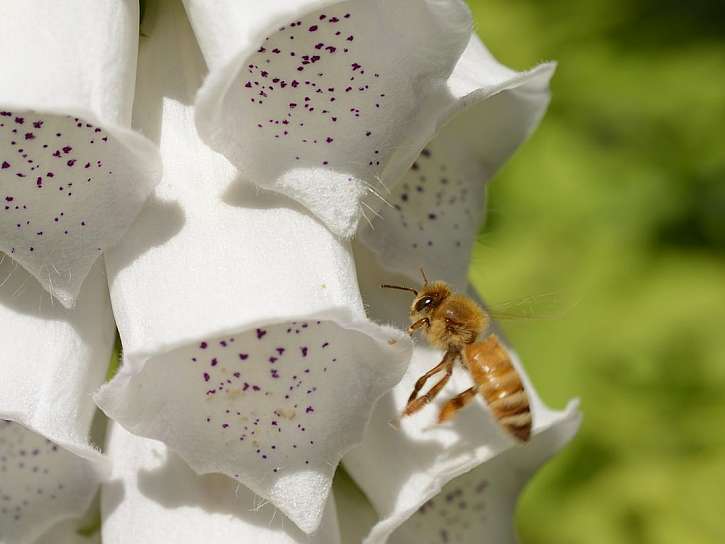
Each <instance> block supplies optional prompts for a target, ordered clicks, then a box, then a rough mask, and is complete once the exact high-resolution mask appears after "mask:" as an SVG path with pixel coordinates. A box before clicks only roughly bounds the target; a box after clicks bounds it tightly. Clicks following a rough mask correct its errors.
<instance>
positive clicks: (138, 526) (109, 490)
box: [102, 425, 340, 544]
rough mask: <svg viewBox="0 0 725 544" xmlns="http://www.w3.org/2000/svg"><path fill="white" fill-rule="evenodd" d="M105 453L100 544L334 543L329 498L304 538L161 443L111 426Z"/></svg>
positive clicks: (235, 486) (240, 489)
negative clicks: (107, 474)
mask: <svg viewBox="0 0 725 544" xmlns="http://www.w3.org/2000/svg"><path fill="white" fill-rule="evenodd" d="M108 451H109V455H110V456H111V457H112V458H113V460H114V475H113V478H112V479H111V480H110V481H109V482H108V483H107V484H105V485H104V487H103V500H102V511H103V542H104V543H105V544H127V543H129V542H133V544H159V543H161V542H173V543H174V544H198V543H199V542H204V543H206V544H227V543H231V542H240V543H247V542H249V543H252V542H263V543H265V544H308V543H310V542H314V543H316V544H339V543H340V537H339V531H338V527H337V516H336V513H335V503H334V500H331V501H330V502H329V503H328V506H327V508H326V509H325V513H324V514H323V518H322V522H321V524H320V527H319V529H318V530H317V531H316V532H315V533H314V534H312V535H307V534H305V533H303V532H302V531H300V530H299V529H298V528H297V527H296V526H295V525H294V524H293V523H291V522H290V521H289V520H288V519H286V518H285V516H284V515H283V514H281V513H280V512H278V511H276V509H275V508H274V507H273V506H272V505H271V504H268V503H266V504H265V503H264V502H262V500H261V499H260V498H259V497H256V496H254V494H253V493H251V492H250V491H249V490H248V489H247V488H245V487H244V486H243V485H240V484H239V483H237V482H235V481H234V480H232V479H230V478H227V477H226V476H223V475H221V474H208V475H205V476H199V475H197V474H196V473H194V471H192V470H191V469H190V468H189V466H188V465H187V464H186V463H184V461H183V460H182V459H181V458H180V457H179V456H177V455H175V454H174V453H173V452H171V451H169V449H168V448H167V447H166V446H165V445H164V444H163V443H161V442H158V441H156V440H150V439H148V438H141V437H139V436H135V435H132V434H130V433H128V432H127V431H126V430H125V429H123V428H121V427H120V426H119V425H113V427H112V429H111V431H110V436H109V441H108Z"/></svg>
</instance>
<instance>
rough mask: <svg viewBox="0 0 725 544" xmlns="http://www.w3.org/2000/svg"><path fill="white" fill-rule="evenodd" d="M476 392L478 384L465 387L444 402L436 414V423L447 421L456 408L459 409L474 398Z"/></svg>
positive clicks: (453, 414) (454, 413)
mask: <svg viewBox="0 0 725 544" xmlns="http://www.w3.org/2000/svg"><path fill="white" fill-rule="evenodd" d="M477 393H478V386H477V385H474V386H473V387H470V388H469V389H466V390H465V391H464V392H463V393H459V394H458V395H456V396H455V397H453V398H452V399H451V400H449V401H448V402H446V403H445V404H444V405H443V408H441V411H440V413H439V414H438V423H443V422H444V421H448V420H449V419H451V418H453V416H455V415H456V412H458V410H460V409H461V408H463V407H464V406H466V404H468V403H469V402H471V401H472V400H473V399H474V398H476V394H477Z"/></svg>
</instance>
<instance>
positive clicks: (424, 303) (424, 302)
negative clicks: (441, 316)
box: [415, 297, 433, 312]
mask: <svg viewBox="0 0 725 544" xmlns="http://www.w3.org/2000/svg"><path fill="white" fill-rule="evenodd" d="M431 304H433V297H423V298H422V299H420V300H419V301H418V302H417V303H416V305H415V310H416V311H418V312H420V311H421V310H425V309H426V308H427V307H428V306H430V305H431Z"/></svg>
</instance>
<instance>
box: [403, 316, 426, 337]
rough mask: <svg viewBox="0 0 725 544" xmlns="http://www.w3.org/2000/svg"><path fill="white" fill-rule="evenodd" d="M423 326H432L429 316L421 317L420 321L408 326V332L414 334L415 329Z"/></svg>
mask: <svg viewBox="0 0 725 544" xmlns="http://www.w3.org/2000/svg"><path fill="white" fill-rule="evenodd" d="M423 326H426V327H430V319H428V318H427V317H424V318H423V319H419V320H418V321H416V322H415V323H413V324H412V325H411V326H410V327H408V334H409V335H411V336H413V334H414V333H415V331H417V330H418V329H420V328H421V327H423Z"/></svg>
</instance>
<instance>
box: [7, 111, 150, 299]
mask: <svg viewBox="0 0 725 544" xmlns="http://www.w3.org/2000/svg"><path fill="white" fill-rule="evenodd" d="M141 176H142V174H141V171H140V169H139V168H138V167H137V166H136V161H135V160H134V157H133V156H132V155H131V154H130V153H129V152H126V151H124V148H123V146H122V145H120V144H119V142H118V141H117V140H116V139H114V138H113V137H112V136H110V135H109V134H108V133H107V132H105V131H104V130H102V129H101V128H99V127H98V126H95V125H94V124H91V123H89V122H87V121H85V120H83V119H80V118H77V117H70V116H53V115H44V114H39V113H36V112H30V111H0V199H1V202H0V206H2V207H1V208H0V250H2V251H4V252H5V253H7V254H8V255H10V256H11V257H12V258H13V259H15V260H16V261H17V262H19V263H21V264H22V265H23V266H24V267H25V268H26V269H27V270H28V271H30V272H31V273H32V274H33V276H35V278H36V279H37V280H38V281H40V283H41V285H43V287H44V288H46V289H47V290H48V291H49V292H50V293H51V294H52V295H54V296H55V297H56V298H58V300H60V301H61V302H62V303H63V304H65V305H70V304H71V303H72V301H73V299H74V298H75V296H76V295H77V293H78V291H79V289H80V285H81V284H82V282H83V280H84V279H85V276H86V274H87V273H88V271H89V270H90V267H91V266H92V264H93V262H94V261H95V260H96V259H97V258H98V256H99V255H100V254H101V253H102V251H103V250H104V249H106V248H107V247H108V246H109V245H111V244H112V243H114V242H116V241H117V239H118V238H120V236H121V234H122V232H123V229H124V228H125V226H126V223H127V222H128V215H127V214H126V213H124V212H123V211H122V210H118V209H114V206H113V203H114V202H121V201H123V202H129V201H133V200H139V199H140V195H138V194H137V193H138V189H137V188H135V187H134V186H133V183H132V180H134V179H138V178H140V177H141ZM109 212H111V213H109Z"/></svg>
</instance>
